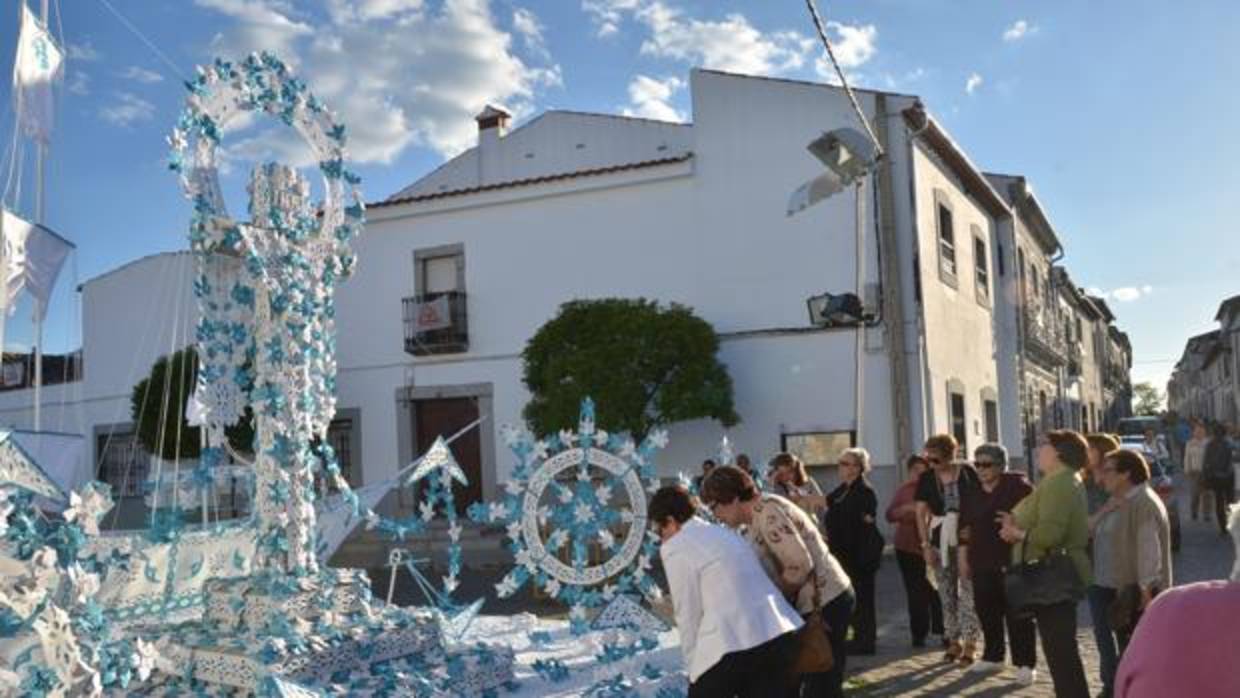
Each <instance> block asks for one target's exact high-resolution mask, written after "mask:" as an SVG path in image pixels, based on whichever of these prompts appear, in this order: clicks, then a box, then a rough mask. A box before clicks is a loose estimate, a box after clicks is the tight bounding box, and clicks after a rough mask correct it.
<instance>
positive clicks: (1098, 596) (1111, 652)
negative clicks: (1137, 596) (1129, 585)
mask: <svg viewBox="0 0 1240 698" xmlns="http://www.w3.org/2000/svg"><path fill="white" fill-rule="evenodd" d="M1115 593H1116V592H1115V590H1114V589H1111V588H1109V587H1100V586H1097V585H1093V584H1091V585H1090V587H1089V589H1088V590H1087V591H1086V597H1087V598H1088V599H1089V616H1090V618H1092V619H1093V621H1094V643H1095V644H1097V645H1098V673H1099V674H1100V675H1101V677H1102V693H1103V695H1105V696H1110V695H1111V693H1112V690H1113V689H1114V687H1115V670H1116V669H1117V668H1118V667H1119V647H1118V645H1117V643H1116V642H1115V633H1114V632H1113V631H1112V630H1111V623H1110V621H1108V620H1107V608H1109V607H1110V605H1111V602H1112V601H1114V600H1115Z"/></svg>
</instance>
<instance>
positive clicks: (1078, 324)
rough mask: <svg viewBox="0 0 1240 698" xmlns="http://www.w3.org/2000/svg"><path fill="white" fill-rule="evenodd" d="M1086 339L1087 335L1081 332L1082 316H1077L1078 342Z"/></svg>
mask: <svg viewBox="0 0 1240 698" xmlns="http://www.w3.org/2000/svg"><path fill="white" fill-rule="evenodd" d="M1083 339H1085V333H1084V332H1082V331H1081V316H1080V315H1078V316H1076V341H1078V342H1079V341H1082V340H1083Z"/></svg>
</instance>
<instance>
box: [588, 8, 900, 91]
mask: <svg viewBox="0 0 1240 698" xmlns="http://www.w3.org/2000/svg"><path fill="white" fill-rule="evenodd" d="M581 7H582V10H584V11H585V13H586V14H587V15H588V16H589V17H590V19H591V21H593V22H594V25H595V27H596V28H597V32H598V35H599V36H610V35H613V34H615V33H617V32H618V31H619V29H620V26H621V25H622V24H623V23H624V22H625V20H627V19H631V20H633V21H635V22H637V23H639V24H641V25H643V26H644V28H645V30H646V36H645V38H644V39H643V41H642V44H641V52H642V53H643V54H645V55H647V56H654V57H657V58H670V59H673V60H677V61H682V62H684V63H689V64H691V65H694V66H701V67H703V68H715V69H719V70H727V71H731V72H738V73H752V74H758V75H782V74H787V73H790V72H793V71H796V70H798V69H800V68H802V67H803V66H805V64H806V63H807V61H808V60H809V59H810V58H816V59H817V60H816V63H815V68H816V69H817V72H818V74H819V75H820V76H822V77H824V78H827V79H828V80H831V81H834V80H835V79H836V78H835V71H834V70H833V69H831V67H830V63H829V62H828V61H827V59H826V57H825V55H821V54H822V51H821V48H820V46H819V43H818V40H817V39H816V38H814V37H811V36H808V35H806V34H802V33H801V32H798V31H792V30H782V31H762V30H761V29H759V28H757V27H755V26H754V25H753V24H752V23H751V22H750V21H749V19H748V18H746V17H745V15H743V14H741V13H739V12H733V13H729V14H726V15H724V16H723V17H722V18H721V19H710V18H699V17H694V16H690V15H689V14H687V13H686V12H685V11H684V10H683V9H681V8H680V7H678V6H676V5H675V4H674V3H671V2H668V0H582V3H581ZM827 32H828V34H829V35H830V36H831V39H832V48H834V49H835V53H836V57H837V58H838V59H839V61H840V64H841V67H843V69H844V70H845V71H846V72H847V71H851V70H853V69H855V68H857V67H858V66H860V65H862V64H864V63H866V62H867V61H869V60H870V59H871V58H873V57H874V55H875V53H876V52H877V50H878V49H877V39H878V30H877V29H876V28H875V27H874V25H849V24H843V23H840V22H828V23H827Z"/></svg>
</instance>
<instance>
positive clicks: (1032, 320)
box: [1021, 305, 1068, 366]
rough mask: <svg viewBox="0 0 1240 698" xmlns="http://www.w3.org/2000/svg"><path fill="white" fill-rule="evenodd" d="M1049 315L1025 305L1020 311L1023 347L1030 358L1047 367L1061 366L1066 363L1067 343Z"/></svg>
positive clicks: (1043, 310) (1057, 325)
mask: <svg viewBox="0 0 1240 698" xmlns="http://www.w3.org/2000/svg"><path fill="white" fill-rule="evenodd" d="M1049 315H1050V313H1049V312H1048V311H1046V310H1045V309H1042V308H1036V307H1031V306H1028V305H1026V306H1025V307H1024V308H1022V309H1021V317H1022V319H1023V321H1024V331H1025V347H1026V351H1027V352H1028V353H1029V355H1030V357H1031V358H1033V359H1035V360H1038V361H1039V362H1040V363H1044V364H1047V365H1049V366H1062V365H1063V364H1064V362H1066V361H1067V358H1068V355H1067V352H1068V349H1067V342H1065V341H1064V336H1063V330H1062V328H1060V327H1059V323H1057V322H1055V321H1054V320H1053V319H1052V318H1051V317H1049Z"/></svg>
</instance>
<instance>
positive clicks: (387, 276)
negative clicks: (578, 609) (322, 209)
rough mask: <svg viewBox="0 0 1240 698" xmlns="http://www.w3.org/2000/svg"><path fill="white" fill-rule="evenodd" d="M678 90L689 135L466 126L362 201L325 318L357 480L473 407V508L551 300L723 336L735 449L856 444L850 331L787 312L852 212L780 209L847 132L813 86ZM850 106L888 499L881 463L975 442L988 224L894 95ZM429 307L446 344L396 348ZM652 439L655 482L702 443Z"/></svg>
mask: <svg viewBox="0 0 1240 698" xmlns="http://www.w3.org/2000/svg"><path fill="white" fill-rule="evenodd" d="M691 90H692V105H693V117H694V120H693V123H692V124H669V123H663V122H656V121H649V120H644V119H632V118H621V117H616V116H611V115H598V114H581V113H573V112H560V111H553V112H548V113H545V114H543V115H541V116H539V117H537V118H535V119H533V120H532V121H530V122H528V123H527V124H525V125H524V126H522V127H520V128H518V129H516V130H514V131H512V132H510V133H509V132H507V131H506V116H505V115H504V114H503V113H502V112H498V111H496V110H493V109H488V110H487V111H485V112H484V113H483V114H481V115H480V117H479V128H480V130H479V144H478V146H477V147H475V148H472V149H470V150H469V151H467V152H465V153H463V154H462V155H460V156H459V157H457V158H455V159H453V160H452V161H450V162H448V163H445V164H444V165H443V166H442V167H440V168H439V169H437V170H435V171H434V172H432V173H431V174H429V175H427V176H426V177H424V178H422V179H420V180H418V181H417V182H415V183H414V184H412V185H411V186H409V187H407V188H406V189H404V190H402V191H401V192H398V193H397V194H396V195H394V196H393V197H391V198H390V199H388V200H387V201H385V202H382V203H380V204H374V205H372V206H371V207H370V211H369V214H368V215H369V224H368V226H367V231H366V234H365V236H363V238H362V239H361V240H360V241H359V243H358V257H359V261H360V271H359V272H358V274H357V275H356V276H355V277H354V278H353V279H352V280H350V281H349V283H348V284H347V285H346V286H345V287H344V288H343V289H342V291H341V295H340V306H339V315H340V330H341V337H340V340H339V346H340V353H341V362H342V366H343V367H344V370H345V372H346V375H345V376H344V377H342V380H341V386H342V395H341V404H344V405H357V406H358V408H359V409H360V412H361V415H362V417H361V418H362V432H363V442H364V443H365V444H366V445H367V446H366V448H367V457H366V465H365V468H366V471H367V472H366V477H367V478H370V477H372V472H371V469H372V468H375V469H384V468H386V469H390V468H392V467H394V466H395V464H398V463H401V462H405V461H407V460H408V459H409V458H410V457H412V455H413V453H414V449H415V447H425V446H426V445H427V444H428V440H429V439H430V438H433V436H434V433H435V432H436V431H442V430H447V429H444V428H443V427H440V428H439V429H428V428H426V427H424V426H423V421H424V420H426V421H430V422H431V423H432V424H434V425H448V428H449V429H450V428H451V426H455V425H458V424H460V423H462V422H463V421H467V420H468V418H471V417H473V416H474V414H475V412H474V410H475V409H476V410H477V414H478V415H479V416H484V417H486V418H487V422H486V424H485V425H484V427H483V429H482V437H483V438H482V439H481V444H480V445H479V456H478V461H477V463H476V464H474V465H473V466H472V467H473V473H472V474H473V476H475V477H477V478H479V479H480V480H481V485H482V491H483V494H484V495H489V494H491V493H493V492H494V491H495V487H496V483H498V482H501V481H502V480H503V478H504V477H505V474H506V473H507V472H508V466H509V459H508V458H507V455H506V454H505V453H504V451H503V448H502V446H501V445H500V444H498V443H497V441H496V436H495V435H496V433H497V426H498V425H499V424H502V423H505V422H517V421H519V419H520V412H521V408H522V406H523V405H524V404H525V402H526V400H527V398H528V395H527V393H526V391H525V389H524V387H523V386H522V383H521V360H520V352H521V350H522V349H523V347H524V346H525V343H526V341H527V340H528V339H529V338H530V336H532V335H533V334H534V332H535V331H536V330H537V329H538V327H539V326H540V325H542V324H543V323H544V322H545V321H547V320H548V319H550V318H551V317H553V316H554V314H555V313H556V311H557V308H558V306H559V305H560V304H561V303H563V302H565V301H568V300H573V299H578V298H601V297H645V298H650V299H656V300H659V301H662V302H678V303H682V304H685V305H688V306H691V307H692V308H694V309H695V311H696V312H697V313H698V314H699V315H700V316H701V317H703V318H704V319H706V320H707V321H708V322H710V323H712V324H713V325H714V327H715V329H716V331H717V332H718V333H719V334H720V337H721V339H722V348H721V352H720V353H721V359H722V360H723V362H724V363H726V364H727V366H728V368H729V371H730V373H731V375H732V378H733V380H734V383H735V400H736V405H737V409H738V411H739V412H740V414H741V417H742V423H741V424H740V425H738V426H737V427H735V428H734V429H732V430H731V433H730V435H731V438H732V440H733V442H734V443H736V444H737V445H738V447H739V450H741V451H745V452H748V453H750V454H751V455H753V456H754V457H756V458H766V457H768V456H769V455H771V454H772V453H774V452H776V451H778V450H780V449H785V448H786V449H790V450H795V451H800V452H802V453H803V454H807V455H810V456H811V457H810V458H809V462H811V463H813V464H814V465H832V464H833V461H834V454H835V453H837V452H838V450H839V448H840V447H841V446H842V445H844V444H846V443H848V442H850V441H851V439H852V437H853V434H854V432H855V430H856V428H857V424H856V420H855V418H854V409H853V397H852V396H853V389H854V384H853V380H854V337H855V334H854V332H855V330H852V329H827V330H824V329H820V328H816V327H814V326H812V325H811V323H810V321H809V318H808V315H807V312H806V306H805V301H806V299H807V297H809V296H811V295H814V294H817V293H820V292H823V291H834V292H840V291H849V290H852V289H853V287H854V284H855V280H856V277H855V271H856V270H855V267H856V265H855V262H854V256H855V249H854V244H853V241H854V226H855V221H856V218H855V214H856V203H857V202H856V197H855V195H854V193H853V192H852V191H848V192H845V193H842V194H839V195H837V196H835V197H833V198H831V199H829V200H828V201H826V202H825V203H824V204H821V205H820V206H818V207H816V208H812V209H810V210H808V211H806V212H804V213H802V214H800V215H798V216H796V217H793V218H786V217H785V215H784V211H785V205H786V202H787V199H788V196H789V194H790V193H791V192H792V191H793V190H794V189H795V188H796V187H797V186H799V185H800V184H801V183H802V182H803V181H805V180H807V179H809V178H811V177H813V176H815V175H816V174H818V173H820V172H821V169H822V165H821V164H820V163H818V162H817V161H816V160H815V159H814V158H813V157H812V156H811V155H809V153H807V152H806V150H805V146H806V145H807V144H808V143H809V142H810V141H811V140H812V139H814V138H815V137H816V136H818V135H820V134H821V133H822V132H823V131H824V130H827V129H831V128H836V127H841V126H850V125H851V126H854V127H855V126H857V124H856V121H855V119H854V118H853V117H852V115H851V112H850V111H849V109H848V105H847V101H846V99H845V98H844V95H843V93H842V92H841V91H839V90H838V89H835V88H832V87H828V86H824V85H818V84H811V83H804V82H794V81H788V80H774V79H766V78H754V77H746V76H738V75H730V74H725V73H719V72H713V71H695V72H694V73H693V75H692V79H691ZM859 96H860V100H861V104H862V108H863V109H864V110H865V111H866V112H867V114H868V116H869V118H871V119H872V120H873V121H874V123H876V124H877V126H878V130H879V133H880V134H881V136H880V137H881V138H882V139H883V140H884V142H885V145H886V147H887V150H888V153H889V155H888V157H889V159H890V160H889V162H890V167H889V168H886V169H885V170H884V172H885V173H886V174H885V175H884V176H882V177H880V178H878V187H877V190H875V189H874V188H869V189H867V190H866V193H865V195H864V200H863V204H864V206H863V209H864V210H863V213H862V216H863V218H862V221H863V225H864V226H865V231H866V239H867V244H868V248H867V250H866V254H865V256H866V260H867V269H866V278H867V279H869V280H873V281H874V285H873V289H872V290H871V291H870V292H869V293H867V296H868V297H869V299H870V300H871V301H872V303H873V305H874V309H875V310H877V311H880V312H881V316H882V320H881V322H880V323H878V324H877V326H875V327H874V328H871V329H869V330H865V335H866V336H865V351H864V358H863V361H864V383H863V385H864V405H865V407H864V420H863V425H862V429H863V435H862V439H861V440H862V443H863V444H864V445H865V446H867V447H868V448H869V449H870V450H871V451H872V453H873V455H874V459H875V462H876V464H877V465H878V467H877V468H876V472H875V475H874V479H875V481H876V482H877V483H878V484H879V485H880V489H882V490H883V491H890V487H891V486H892V484H893V483H894V482H895V479H896V468H894V467H892V466H893V465H894V464H896V463H897V462H898V461H899V460H901V458H902V457H903V456H904V455H906V454H907V453H908V452H910V451H911V450H912V449H914V448H916V447H917V446H919V445H920V443H921V441H922V440H923V439H924V437H925V436H926V435H927V434H929V433H932V432H935V431H954V432H956V433H957V434H958V435H959V436H960V437H961V438H962V440H963V441H965V442H966V444H967V445H968V446H970V447H972V446H976V445H977V444H979V443H981V442H982V441H983V440H985V439H987V438H988V437H990V438H998V435H999V433H1000V423H1001V418H1002V410H1000V408H999V403H998V398H997V394H998V389H999V382H998V377H997V368H996V358H995V354H996V343H995V339H994V329H993V328H994V315H993V306H994V303H993V298H994V295H995V292H994V288H995V275H996V269H997V265H996V264H995V262H994V254H995V252H994V250H995V245H994V239H995V238H994V236H995V226H996V223H995V221H996V219H1002V218H1004V217H1005V216H1006V215H1007V209H1006V206H1005V204H1004V203H1003V201H1002V200H1001V199H1000V198H999V196H998V195H997V193H996V192H995V191H994V190H993V189H992V188H991V187H990V185H989V184H988V183H987V181H986V180H985V178H984V177H983V176H981V175H980V174H979V173H978V171H977V170H976V169H975V168H974V167H973V166H972V165H971V164H970V163H969V161H968V159H967V157H965V155H964V154H963V153H962V151H961V150H960V149H959V148H958V147H956V146H955V144H954V143H953V142H952V141H951V140H950V138H949V137H948V136H947V135H946V133H945V132H944V131H943V130H942V129H941V127H940V126H939V125H938V124H936V123H935V122H934V121H933V120H932V119H930V118H928V117H927V116H926V115H925V112H924V110H922V108H921V106H920V104H919V103H918V102H917V100H916V99H914V98H912V97H907V96H901V95H893V94H886V93H878V92H868V91H862V92H861V93H860V95H859ZM443 293H448V294H454V295H452V296H450V298H451V303H452V304H453V311H452V316H453V318H454V321H456V322H457V323H458V324H457V325H456V326H455V327H454V329H455V330H457V331H455V332H454V331H438V332H431V333H425V334H423V335H420V336H416V339H415V335H414V334H413V333H412V332H405V333H404V334H402V330H403V329H404V328H403V327H402V324H401V323H400V322H398V321H397V315H396V310H395V305H396V303H397V301H398V299H401V298H405V297H412V296H422V297H423V300H428V299H429V298H432V297H437V296H436V294H443ZM880 299H881V302H880ZM409 303H410V304H411V305H412V304H413V303H414V301H413V300H412V299H411V300H410V301H409ZM382 308H391V310H390V311H388V312H383V311H381V309H382ZM407 349H408V350H410V351H411V352H412V353H413V354H414V356H412V357H411V356H410V355H409V354H406V350H407ZM393 392H395V395H393ZM472 403H476V405H477V407H476V408H474V407H472ZM606 408H607V406H606V405H600V406H599V410H600V411H605V410H606ZM449 413H452V414H454V415H455V417H450V416H449ZM372 415H373V417H372ZM392 425H396V433H395V438H392V434H391V429H392ZM372 430H373V431H372ZM384 430H386V431H388V438H386V439H385V440H380V439H375V438H373V437H372V435H373V434H375V433H376V432H380V431H384ZM1012 433H1016V432H1015V431H1013V432H1012ZM671 434H672V443H671V446H670V447H669V448H668V450H667V451H666V452H665V453H664V455H663V459H662V468H663V472H664V473H665V474H667V475H672V474H674V473H676V472H677V471H679V470H684V471H688V472H693V471H694V470H696V468H697V467H698V464H699V463H700V462H701V461H702V459H703V458H705V457H707V456H710V455H712V454H713V453H714V450H715V447H716V444H717V442H718V441H719V438H720V437H721V436H722V434H723V430H722V428H721V427H720V425H718V424H714V423H707V422H705V421H702V422H696V423H687V424H679V425H676V426H675V427H674V428H673V429H672V432H671ZM372 443H373V444H375V445H374V446H373V447H372V446H371V444H372ZM1011 445H1012V446H1015V444H1011ZM376 456H377V457H376ZM386 472H390V470H382V471H378V472H376V473H373V475H382V474H384V473H386ZM825 479H826V481H827V482H831V481H832V480H833V478H829V477H828V478H825Z"/></svg>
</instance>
